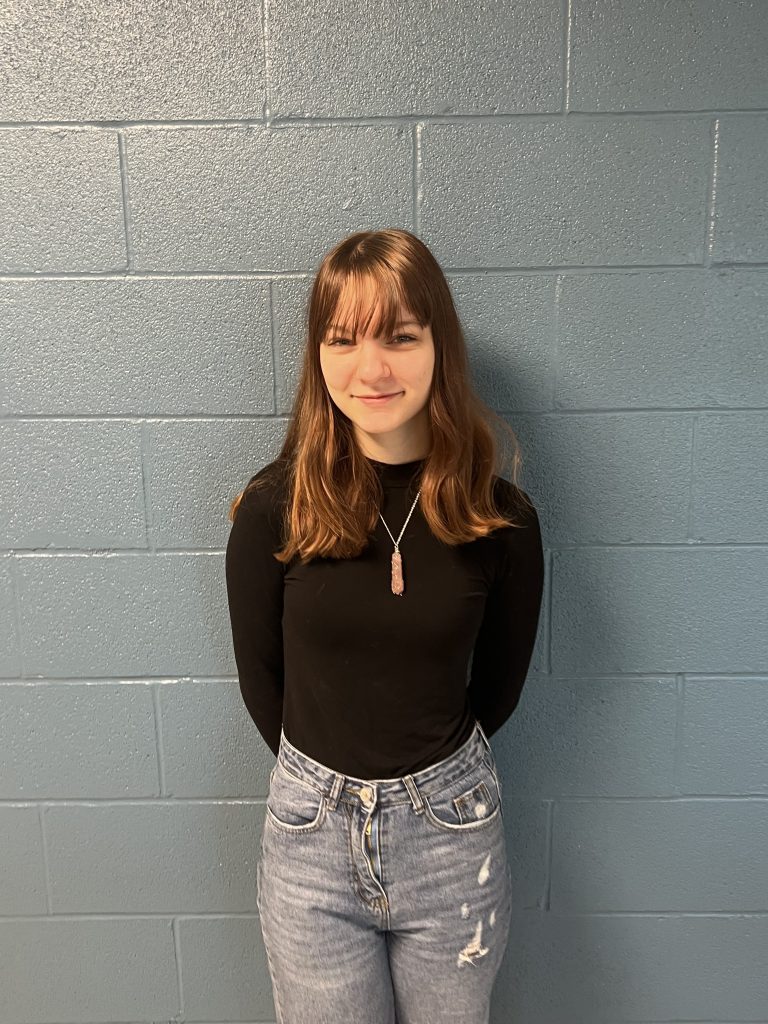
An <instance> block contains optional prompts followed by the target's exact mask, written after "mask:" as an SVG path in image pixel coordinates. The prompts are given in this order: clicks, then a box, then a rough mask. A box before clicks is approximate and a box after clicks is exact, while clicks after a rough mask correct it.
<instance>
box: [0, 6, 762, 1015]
mask: <svg viewBox="0 0 768 1024" xmlns="http://www.w3.org/2000/svg"><path fill="white" fill-rule="evenodd" d="M767 53H768V4H766V3H764V2H757V0H756V2H752V3H748V2H747V3H740V2H717V0H711V2H709V0H707V2H705V0H689V2H683V0H679V2H675V3H663V2H661V0H658V2H654V0H613V2H603V3H598V2H595V0H592V2H587V0H570V2H567V0H562V2H561V0H519V2H507V3H504V2H493V0H491V2H487V3H484V4H482V5H478V4H475V3H455V2H453V3H449V2H445V3H443V4H433V3H426V2H417V3H408V4H406V5H405V7H404V8H399V9H398V8H395V7H393V6H392V5H391V4H386V5H383V6H381V5H378V4H372V3H364V2H359V0H348V2H347V3H345V4H344V5H335V4H331V3H327V4H319V3H312V4H307V3H300V2H294V3H290V2H289V3H282V4H280V3H278V4H269V3H267V4H266V6H265V7H264V8H262V6H261V4H259V3H255V2H243V0H239V2H233V0H220V2H217V3H211V2H203V0H194V2H181V0H165V2H163V3H158V4H145V3H140V2H135V3H123V4H108V3H96V2H83V0H81V2H79V3H66V2H64V0H56V2H53V0H51V2H47V3H42V4H30V3H28V2H27V0H6V2H5V3H4V4H3V6H2V9H1V10H0V339H1V342H2V357H1V358H2V362H1V366H2V377H1V379H0V411H1V414H2V419H1V420H0V444H1V445H2V452H3V455H2V461H1V462H0V483H1V484H2V486H1V487H0V546H1V547H2V554H1V555H0V676H2V682H1V684H0V843H1V846H2V864H1V865H0V915H1V916H0V1021H2V1024H11V1022H13V1024H105V1022H149V1021H170V1020H174V1021H195V1022H225V1024H226V1022H244V1021H247V1022H254V1021H269V1020H271V1019H274V1007H273V1003H272V998H271V990H270V984H269V976H268V973H267V969H266V961H265V954H264V950H263V947H262V943H261V935H260V930H259V922H258V915H257V913H256V903H255V897H256V893H255V878H254V871H255V863H256V858H257V854H258V844H259V840H260V834H261V827H262V822H263V814H264V805H263V802H264V795H265V787H266V783H267V773H268V770H269V768H270V767H271V765H272V763H273V758H272V755H271V754H270V752H269V751H268V749H267V748H266V746H265V745H264V744H263V742H262V741H261V739H260V737H259V735H258V733H257V732H256V730H255V728H254V726H253V725H252V723H251V721H250V718H249V717H248V715H247V713H246V711H245V708H244V705H243V704H242V703H241V699H240V695H239V690H238V687H237V680H236V676H235V666H234V660H233V657H232V653H231V646H230V635H229V626H228V621H227V615H226V598H225V589H224V561H223V551H224V546H225V544H226V539H227V533H228V529H229V523H228V520H227V518H226V511H227V507H228V503H229V501H230V499H231V498H232V497H233V495H234V494H235V493H236V491H237V490H238V489H239V488H240V487H241V486H242V485H243V484H244V482H245V480H247V478H248V477H249V476H250V475H251V474H252V473H253V472H255V471H256V470H257V469H258V468H259V467H260V466H261V465H263V464H264V463H265V462H266V461H268V460H269V459H270V458H273V457H274V454H276V452H277V450H278V447H279V443H280V440H281V437H282V436H283V433H284V429H285V424H286V414H287V413H288V411H289V408H290V402H291V397H292V393H293V389H294V387H295V382H296V364H297V359H298V357H299V354H300V349H301V327H302V325H301V312H302V305H303V302H304V298H305V295H306V291H307V288H308V286H309V282H310V279H311V275H312V272H313V269H314V268H315V266H316V264H317V261H318V259H319V258H320V256H321V254H322V253H323V252H325V251H326V250H327V248H329V247H330V246H331V245H333V244H335V243H336V242H337V241H338V240H339V239H340V238H341V237H343V236H344V235H346V234H348V233H349V232H352V231H356V230H360V229H367V228H373V227H384V226H402V227H407V228H409V229H411V230H414V231H415V232H416V233H417V234H419V235H420V236H421V237H422V238H424V240H425V241H426V242H427V244H429V245H430V247H431V248H432V250H433V251H434V253H435V255H436V256H437V258H438V259H439V261H440V262H441V264H442V265H443V267H444V268H445V269H446V272H447V273H448V275H449V279H450V283H451V286H452V289H453V290H454V294H455V297H456V301H457V304H458V306H459V311H460V314H461V316H462V319H463V322H464V324H465V326H466V330H467V336H468V340H469V344H470V347H471V358H472V365H473V370H474V373H475V375H476V382H477V386H478V389H479V391H480V392H481V394H482V395H483V397H485V398H486V400H487V401H488V402H489V403H490V404H492V405H493V406H494V407H495V408H496V409H498V410H499V411H501V412H503V413H504V414H505V415H506V416H507V417H508V419H509V422H510V423H511V424H512V425H513V426H514V427H515V428H516V429H517V430H518V432H519V436H520V439H521V441H522V444H523V453H524V458H525V462H524V472H523V476H522V482H523V485H524V486H526V487H527V489H528V490H529V491H530V493H531V495H532V497H533V498H534V501H535V502H536V504H537V506H538V508H539V511H540V514H541V519H542V528H543V533H544V540H545V546H546V561H547V580H546V589H545V596H544V607H543V611H542V621H541V627H540V633H539V638H538V642H537V649H536V653H535V656H534V662H533V665H532V669H531V673H530V677H529V681H528V684H527V687H526V690H525V692H524V695H523V699H522V702H521V704H520V706H519V708H518V711H517V712H516V714H515V715H514V716H513V719H512V720H511V721H510V722H509V723H508V724H507V726H505V728H504V729H503V730H502V731H501V732H500V733H499V734H497V735H496V736H495V737H494V741H493V745H494V748H495V750H496V752H497V756H498V759H499V762H500V767H501V770H502V780H503V783H504V786H505V805H506V812H505V816H506V821H507V829H508V841H509V848H510V856H511V859H512V863H513V870H514V879H515V920H514V924H513V928H512V931H511V933H510V942H509V947H508V950H507V955H506V959H505V963H504V966H503V968H502V972H501V974H500V976H499V980H498V983H497V989H496V992H495V998H494V1010H493V1017H492V1019H493V1021H494V1022H497V1024H498V1022H510V1024H596V1022H600V1024H620V1022H625V1021H633V1022H651V1021H653V1022H661V1021H682V1020H686V1021H687V1020H704V1019H706V1020H707V1021H710V1022H729V1021H736V1020H738V1021H768V971H767V970H766V963H768V854H767V853H766V849H767V847H768V653H767V644H768V642H767V639H766V634H767V632H768V629H767V627H768V588H766V580H767V579H768V512H767V511H766V510H767V509H768V454H767V453H768V411H767V410H768V198H767V197H768V187H767V181H768V175H767V174H766V161H767V159H768V66H767V63H766V54H767ZM425 983H428V979H426V980H425ZM339 1024H346V1022H339ZM361 1024H368V1022H366V1021H363V1018H362V1016H361ZM371 1024H376V1022H371ZM423 1024H431V1022H426V1021H425V1022H423Z"/></svg>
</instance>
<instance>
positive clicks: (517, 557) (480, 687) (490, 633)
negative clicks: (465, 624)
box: [468, 510, 544, 736]
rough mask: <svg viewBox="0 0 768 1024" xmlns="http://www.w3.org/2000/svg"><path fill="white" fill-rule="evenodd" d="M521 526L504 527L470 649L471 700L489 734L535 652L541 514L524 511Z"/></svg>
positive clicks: (514, 700) (516, 694)
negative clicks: (496, 565) (492, 579)
mask: <svg viewBox="0 0 768 1024" xmlns="http://www.w3.org/2000/svg"><path fill="white" fill-rule="evenodd" d="M525 522H526V526H525V527H524V528H517V527H506V528H505V529H504V531H503V533H502V534H501V535H500V538H499V540H500V543H501V545H502V554H501V561H500V566H499V574H498V576H497V578H496V580H495V582H494V584H493V586H492V587H491V590H490V592H489V594H488V597H487V600H486V606H485V613H484V616H483V621H482V624H481V626H480V630H479V632H478V634H477V640H476V642H475V648H474V651H473V654H472V668H471V675H470V680H469V687H468V693H469V702H470V706H471V708H472V711H473V713H474V715H475V717H476V718H478V719H479V720H480V724H481V725H482V727H483V729H484V730H485V734H486V736H491V735H492V733H494V732H496V731H497V730H498V729H500V728H501V726H502V725H504V723H505V722H506V721H507V719H508V718H509V717H510V715H511V714H512V712H513V711H514V710H515V708H516V707H517V704H518V701H519V700H520V694H521V693H522V689H523V684H524V683H525V679H526V676H527V674H528V666H529V664H530V661H531V656H532V655H533V648H534V643H535V641H536V633H537V630H538V624H539V612H540V610H541V597H542V591H543V588H544V554H543V550H542V542H541V530H540V527H539V518H538V515H537V514H536V512H535V510H534V511H531V510H528V511H527V512H526V516H525Z"/></svg>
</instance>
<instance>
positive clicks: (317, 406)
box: [229, 228, 530, 564]
mask: <svg viewBox="0 0 768 1024" xmlns="http://www.w3.org/2000/svg"><path fill="white" fill-rule="evenodd" d="M350 288H351V289H352V294H353V295H354V296H355V298H356V302H355V305H354V312H353V319H352V323H351V324H349V325H347V326H348V328H349V329H350V330H352V331H353V332H354V336H355V337H357V336H358V333H359V331H360V329H361V327H362V330H364V331H365V330H367V329H368V327H369V325H370V324H371V320H372V319H373V314H374V312H375V310H376V309H377V308H378V310H379V317H378V320H377V323H376V325H375V333H376V336H378V337H382V336H388V335H389V334H391V333H392V332H393V330H394V327H395V325H396V323H397V321H398V319H399V317H400V313H401V306H404V307H405V308H406V310H407V311H408V314H409V315H410V316H412V317H414V318H415V319H416V320H418V321H419V323H420V324H422V326H424V325H427V324H429V325H430V327H431V329H432V337H433V341H434V347H435V364H434V372H433V378H432V386H431V389H430V395H429V399H428V412H429V419H430V423H431V433H432V443H431V450H430V453H429V455H428V456H427V458H426V461H425V464H424V467H423V470H422V472H421V479H420V486H421V499H420V501H421V512H422V514H423V516H424V518H425V519H426V521H427V523H428V524H429V527H430V529H431V530H432V533H433V534H434V535H435V536H436V537H437V538H439V539H440V540H441V541H443V542H444V543H446V544H450V545H455V544H463V543H467V542H469V541H473V540H475V539H477V538H478V537H484V536H487V535H488V534H489V533H491V532H492V531H493V530H495V529H497V528H499V527H503V526H518V525H520V523H518V522H516V521H515V519H514V516H515V512H516V511H520V512H523V511H524V508H525V506H526V505H530V502H528V501H527V499H526V496H525V494H524V492H523V491H522V490H521V489H520V488H519V486H518V484H517V476H518V472H519V468H520V464H521V456H520V448H519V444H518V441H517V438H516V436H515V434H514V432H513V431H512V429H511V428H510V427H509V425H508V424H507V423H506V422H505V421H504V420H503V419H502V418H501V417H500V416H498V415H497V414H496V413H495V412H494V411H493V410H492V409H491V408H490V407H489V406H487V405H486V404H485V403H484V402H483V401H482V400H481V399H480V397H479V396H478V395H477V394H476V393H475V391H474V388H473V386H472V382H471V377H470V368H469V361H468V358H467V349H466V342H465V339H464V333H463V331H462V328H461V324H460V322H459V318H458V315H457V313H456V309H455V307H454V303H453V299H452V297H451V292H450V290H449V287H448V282H447V281H446V279H445V275H444V274H443V271H442V269H441V268H440V265H439V264H438V262H437V261H436V259H435V258H434V256H433V255H432V253H431V252H430V250H429V249H428V248H427V246H426V245H425V244H424V242H422V241H421V239H419V238H417V237H416V235H414V234H412V233H411V232H410V231H405V230H402V229H398V228H387V229H384V230H381V231H359V232H356V233H355V234H352V235H349V236H348V237H347V238H345V239H343V240H342V241H341V242H340V243H339V244H338V245H336V246H335V247H334V248H333V249H331V250H330V252H328V253H327V254H326V255H325V257H324V258H323V260H322V262H321V264H320V267H319V269H318V271H317V274H316V276H315V279H314V282H313V284H312V288H311V291H310V295H309V305H308V310H307V334H306V348H305V350H304V357H303V364H302V369H301V376H300V379H299V383H298V387H297V389H296V394H295V397H294V401H293V408H292V411H291V415H290V420H289V425H288V429H287V432H286V436H285V440H284V442H283V446H282V449H281V450H280V454H279V455H278V457H277V459H276V460H275V462H274V466H270V467H269V469H265V470H262V471H261V472H260V473H259V474H258V479H256V480H252V481H251V482H250V483H249V484H248V486H247V487H245V488H244V489H243V490H242V491H240V493H239V494H238V495H237V496H236V497H235V498H234V499H233V501H232V503H231V506H230V510H229V518H230V519H231V520H234V518H235V515H236V512H237V508H238V506H239V504H240V502H241V501H242V499H243V496H244V495H245V493H246V491H248V490H249V489H250V488H255V487H258V486H260V485H261V484H262V482H263V483H265V484H268V483H269V482H271V481H274V482H278V481H279V482H280V485H281V487H282V488H284V491H283V493H284V494H285V496H286V501H285V506H284V510H283V515H282V539H283V541H284V546H283V548H282V549H281V550H280V551H278V552H275V558H276V559H277V560H278V561H280V562H284V563H287V562H289V561H290V560H291V559H292V558H293V557H294V556H296V555H298V556H299V557H300V559H301V561H302V564H303V563H304V562H307V561H309V560H310V559H311V558H313V557H316V556H321V557H326V558H353V557H355V556H356V555H359V554H360V553H361V552H362V550H363V549H364V547H365V546H366V545H367V543H368V541H369V539H370V535H371V533H372V531H373V529H374V528H375V526H376V522H377V519H378V509H379V508H380V507H381V499H382V497H383V494H382V490H381V482H380V480H379V478H378V476H377V475H376V471H375V470H374V469H373V467H371V466H370V465H369V464H368V462H367V461H366V459H365V457H364V456H363V454H362V452H361V451H360V449H359V446H358V444H357V441H356V439H355V435H354V430H353V425H352V422H351V421H350V420H349V418H348V417H347V416H346V415H344V414H343V413H342V412H341V410H340V409H339V408H338V407H337V406H336V404H335V403H334V402H333V401H332V399H331V397H330V395H329V393H328V390H327V388H326V385H325V379H324V377H323V373H322V370H321V365H320V345H321V344H322V342H323V341H324V339H325V337H326V332H327V331H328V329H329V327H330V325H331V324H332V323H334V322H335V321H334V317H335V315H336V313H337V312H338V306H339V302H340V298H341V296H342V294H344V293H347V292H348V291H349V289H350ZM371 299H373V301H371ZM363 318H364V319H363ZM492 423H494V424H496V425H498V426H499V427H500V428H501V430H502V431H503V432H504V433H506V434H507V436H508V437H509V440H510V449H511V454H510V467H511V468H510V475H511V477H512V490H511V494H512V499H513V500H512V502H511V504H510V503H508V502H506V503H505V507H504V508H503V509H501V508H499V507H498V506H497V504H496V503H495V501H494V493H493V491H494V481H493V476H494V473H497V472H498V470H500V469H501V467H500V466H497V461H498V459H499V445H498V442H497V439H496V437H495V435H494V432H493V430H492V427H491V424H492ZM499 475H500V473H499ZM505 513H506V514H505ZM510 516H511V518H510Z"/></svg>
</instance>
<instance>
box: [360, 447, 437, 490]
mask: <svg viewBox="0 0 768 1024" xmlns="http://www.w3.org/2000/svg"><path fill="white" fill-rule="evenodd" d="M364 457H365V459H366V460H367V461H368V462H369V463H370V464H371V466H373V468H374V469H375V470H376V472H377V473H378V475H379V477H380V479H381V482H382V484H385V485H390V484H391V485H394V486H403V487H405V486H407V485H408V484H409V483H410V482H411V480H413V478H414V477H415V476H416V475H417V473H418V472H419V471H420V470H421V469H422V468H423V466H424V464H425V463H426V461H427V459H426V456H425V457H424V458H423V459H412V460H411V461H410V462H379V461H378V460H377V459H371V458H369V457H368V456H367V455H366V456H364Z"/></svg>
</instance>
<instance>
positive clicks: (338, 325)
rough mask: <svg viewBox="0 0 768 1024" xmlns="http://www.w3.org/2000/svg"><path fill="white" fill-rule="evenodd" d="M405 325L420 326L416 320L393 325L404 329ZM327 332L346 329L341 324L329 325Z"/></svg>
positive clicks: (402, 321)
mask: <svg viewBox="0 0 768 1024" xmlns="http://www.w3.org/2000/svg"><path fill="white" fill-rule="evenodd" d="M406 324H416V326H417V327H419V326H420V324H419V321H418V320H400V321H399V323H396V324H395V327H405V325H406ZM328 330H330V331H344V330H346V328H345V327H342V325H341V324H331V326H330V327H329V328H328Z"/></svg>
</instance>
